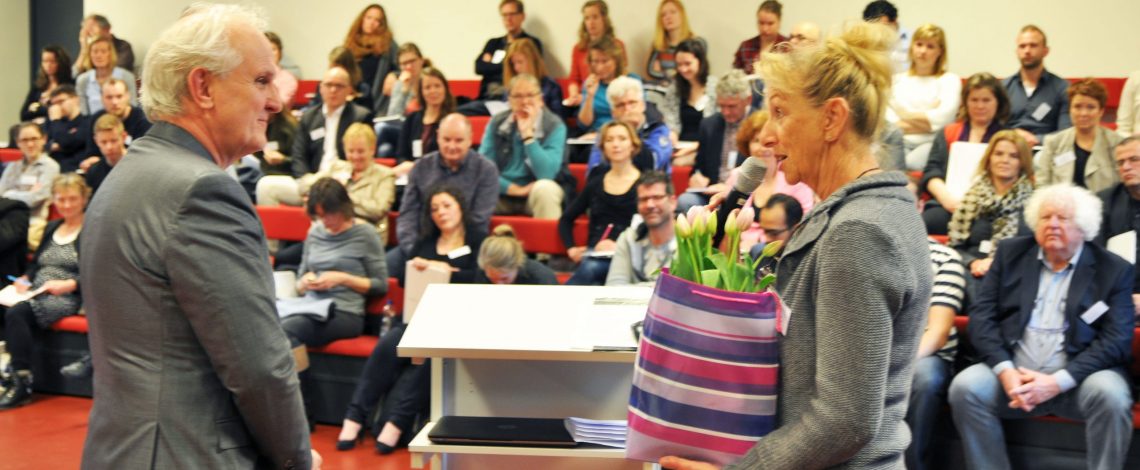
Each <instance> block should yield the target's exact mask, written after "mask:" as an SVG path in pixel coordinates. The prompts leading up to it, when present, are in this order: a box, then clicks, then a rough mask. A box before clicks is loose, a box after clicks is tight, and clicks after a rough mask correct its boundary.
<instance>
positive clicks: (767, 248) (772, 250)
mask: <svg viewBox="0 0 1140 470" xmlns="http://www.w3.org/2000/svg"><path fill="white" fill-rule="evenodd" d="M782 248H784V242H783V241H781V240H773V241H770V242H768V244H767V245H764V250H763V251H761V252H760V256H761V257H764V258H770V257H773V256H776V254H777V253H779V252H780V250H781V249H782Z"/></svg>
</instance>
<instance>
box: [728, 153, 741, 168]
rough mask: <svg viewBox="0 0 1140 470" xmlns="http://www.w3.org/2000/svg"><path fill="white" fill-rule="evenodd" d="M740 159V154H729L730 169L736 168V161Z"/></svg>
mask: <svg viewBox="0 0 1140 470" xmlns="http://www.w3.org/2000/svg"><path fill="white" fill-rule="evenodd" d="M739 157H740V152H737V151H735V150H732V151H729V152H728V167H729V168H736V159H737V158H739Z"/></svg>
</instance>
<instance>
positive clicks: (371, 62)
mask: <svg viewBox="0 0 1140 470" xmlns="http://www.w3.org/2000/svg"><path fill="white" fill-rule="evenodd" d="M344 47H345V48H346V49H348V50H349V51H351V52H352V56H353V58H355V59H356V62H357V64H358V65H359V66H360V71H361V73H362V79H363V81H364V83H365V84H367V85H368V90H369V94H370V96H369V98H370V101H371V102H372V104H373V107H372V109H373V110H381V111H386V110H387V109H388V100H387V96H386V95H384V93H383V85H384V79H385V78H386V77H387V76H388V74H389V73H391V72H393V71H396V70H399V65H398V64H397V63H396V59H397V54H396V50H397V48H398V47H399V45H398V44H396V39H395V38H393V36H392V30H391V29H390V28H388V13H387V12H385V11H384V7H382V6H380V5H379V4H376V3H373V4H371V5H368V6H367V7H364V10H361V11H360V14H359V15H356V19H355V20H353V22H352V26H350V27H349V28H348V34H346V35H345V37H344Z"/></svg>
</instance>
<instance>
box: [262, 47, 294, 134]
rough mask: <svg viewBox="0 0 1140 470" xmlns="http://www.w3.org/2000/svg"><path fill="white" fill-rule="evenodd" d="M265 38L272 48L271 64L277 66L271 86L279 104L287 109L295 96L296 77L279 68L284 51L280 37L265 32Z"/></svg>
mask: <svg viewBox="0 0 1140 470" xmlns="http://www.w3.org/2000/svg"><path fill="white" fill-rule="evenodd" d="M265 38H266V39H268V40H269V45H270V46H273V63H274V64H276V65H277V73H276V74H274V75H273V86H275V87H277V94H278V96H280V97H281V104H282V105H283V106H285V108H286V109H288V108H289V105H291V104H292V103H293V95H296V94H297V76H296V75H293V72H290V71H288V70H286V69H284V68H282V67H281V57H282V54H283V53H284V51H285V46H284V45H283V43H282V42H281V36H278V35H277V33H275V32H273V31H266V32H265ZM285 114H288V113H285Z"/></svg>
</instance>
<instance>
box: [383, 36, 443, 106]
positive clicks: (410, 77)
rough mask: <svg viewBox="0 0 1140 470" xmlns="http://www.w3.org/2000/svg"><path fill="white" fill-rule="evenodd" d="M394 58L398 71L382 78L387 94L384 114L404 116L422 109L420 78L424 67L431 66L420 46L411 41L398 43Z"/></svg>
mask: <svg viewBox="0 0 1140 470" xmlns="http://www.w3.org/2000/svg"><path fill="white" fill-rule="evenodd" d="M396 58H397V59H399V60H398V61H397V62H396V63H397V65H399V67H400V68H399V73H398V74H397V72H396V71H393V72H392V73H389V74H388V78H386V79H385V80H384V94H385V95H388V109H387V110H386V111H385V112H384V113H383V115H385V116H406V115H409V114H412V113H414V112H416V111H419V110H420V109H423V108H422V104H421V103H420V99H419V90H420V78H421V77H422V74H423V71H424V69H425V68H429V67H431V66H432V65H431V60H430V59H426V58H424V54H423V53H422V52H420V47H419V46H417V45H416V44H415V43H413V42H405V43H404V44H402V45H400V48H399V49H398V50H397V51H396ZM377 114H380V113H377Z"/></svg>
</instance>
